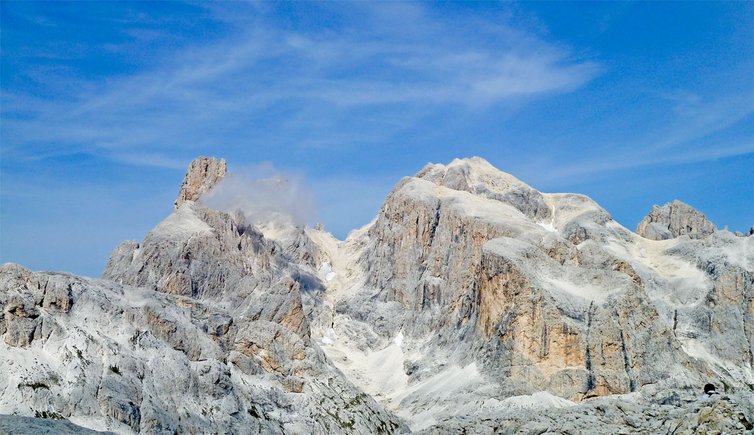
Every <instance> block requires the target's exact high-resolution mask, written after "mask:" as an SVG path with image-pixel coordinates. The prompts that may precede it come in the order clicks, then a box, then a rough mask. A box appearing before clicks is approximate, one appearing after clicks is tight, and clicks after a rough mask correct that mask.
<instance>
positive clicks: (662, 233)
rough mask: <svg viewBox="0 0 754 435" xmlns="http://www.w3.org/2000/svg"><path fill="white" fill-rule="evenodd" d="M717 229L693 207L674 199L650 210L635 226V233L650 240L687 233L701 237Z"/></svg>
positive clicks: (665, 238)
mask: <svg viewBox="0 0 754 435" xmlns="http://www.w3.org/2000/svg"><path fill="white" fill-rule="evenodd" d="M715 231H717V227H716V226H715V224H713V223H712V222H710V221H709V220H708V219H707V217H706V216H704V215H703V214H701V213H699V212H698V211H696V210H695V209H694V208H693V207H691V206H689V205H687V204H684V203H682V202H681V201H678V200H675V201H673V202H671V203H668V204H665V205H663V206H662V207H659V206H656V205H655V206H654V207H652V211H651V212H650V213H649V214H648V215H647V217H645V218H644V219H643V220H642V221H641V222H640V223H639V226H638V227H636V234H639V235H640V236H642V237H645V238H647V239H651V240H667V239H672V238H675V237H678V236H684V235H687V236H689V237H690V238H692V239H701V238H704V237H707V236H709V235H710V234H712V233H714V232H715Z"/></svg>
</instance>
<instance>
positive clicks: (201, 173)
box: [173, 157, 228, 208]
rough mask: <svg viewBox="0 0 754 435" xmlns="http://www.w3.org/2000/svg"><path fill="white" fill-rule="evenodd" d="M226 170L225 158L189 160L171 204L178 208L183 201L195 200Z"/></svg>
mask: <svg viewBox="0 0 754 435" xmlns="http://www.w3.org/2000/svg"><path fill="white" fill-rule="evenodd" d="M227 172H228V169H227V165H226V163H225V159H216V158H214V157H197V158H195V159H194V160H192V161H191V163H190V164H189V167H188V170H186V176H185V177H184V178H183V183H182V184H181V189H180V191H179V192H178V198H177V199H176V200H175V203H174V204H173V205H174V206H175V208H178V207H179V206H180V205H181V204H183V203H184V202H185V201H195V200H197V199H198V198H199V196H200V195H202V194H203V193H205V192H207V191H208V190H210V189H211V188H212V187H213V186H214V185H215V184H217V183H218V182H219V181H220V180H222V179H223V178H224V177H225V174H226V173H227Z"/></svg>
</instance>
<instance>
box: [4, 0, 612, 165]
mask: <svg viewBox="0 0 754 435" xmlns="http://www.w3.org/2000/svg"><path fill="white" fill-rule="evenodd" d="M236 7H238V5H236ZM396 7H399V9H400V10H399V11H396V10H395V8H396ZM249 8H250V9H251V11H249V10H247V9H243V11H244V12H245V13H247V15H245V16H243V20H241V21H239V22H236V23H235V25H237V26H238V31H236V32H230V33H229V34H228V35H226V36H225V37H222V38H219V39H217V40H215V41H213V42H211V43H208V44H203V43H201V42H196V43H194V44H190V45H188V46H184V47H181V49H180V50H177V51H174V52H169V53H167V55H166V56H165V58H163V59H160V61H159V62H154V63H152V64H151V65H150V66H149V67H147V68H144V69H141V70H138V71H135V72H133V73H131V74H126V75H118V76H115V77H113V78H108V79H105V80H101V79H86V78H81V77H75V76H73V75H72V76H65V77H59V79H61V80H66V81H68V82H69V83H70V85H69V86H67V87H66V88H65V89H64V90H63V91H62V92H60V93H59V94H58V95H56V96H55V98H33V97H31V96H30V95H26V94H24V93H22V92H19V91H17V90H15V89H6V90H5V92H4V97H3V99H4V104H3V108H2V111H3V112H2V116H3V127H4V129H5V130H6V132H7V134H6V138H7V141H6V144H5V145H6V146H4V150H3V152H4V153H7V152H11V153H14V154H19V155H26V157H28V158H33V156H41V155H44V154H45V152H44V149H45V148H48V147H51V146H54V147H55V148H56V149H57V150H59V151H60V150H63V149H67V148H73V149H78V150H80V149H82V148H86V149H87V150H88V151H92V150H93V151H94V152H96V153H98V154H102V155H105V156H107V157H109V158H114V159H121V158H122V160H123V161H124V162H130V163H139V164H156V165H164V166H166V167H173V166H174V159H170V158H167V154H169V153H171V152H174V151H185V150H187V149H188V150H190V149H191V147H192V146H207V145H210V144H218V143H228V142H231V143H233V144H240V141H241V140H242V139H245V140H251V141H254V140H257V139H255V138H257V137H258V135H260V134H261V135H265V134H269V132H270V131H274V130H281V129H282V128H283V127H284V126H285V125H286V121H287V120H289V119H293V118H296V117H300V115H299V114H301V113H312V112H316V113H317V114H318V115H319V116H320V117H327V118H329V119H332V120H337V122H338V123H341V124H344V125H345V124H348V123H349V120H351V112H352V111H353V110H369V109H371V108H375V107H378V108H379V107H385V106H391V107H393V108H395V110H396V111H398V112H401V113H403V115H404V116H405V117H410V116H416V115H415V114H417V113H421V110H431V109H432V108H433V107H443V106H448V105H462V106H466V107H469V108H472V109H474V108H480V107H482V108H483V107H487V106H490V105H497V104H506V103H507V102H510V101H515V102H516V103H517V104H518V103H520V102H521V100H522V99H526V98H529V97H536V96H540V95H546V94H551V93H560V92H569V91H572V90H574V89H576V88H578V87H580V86H582V85H584V84H585V83H587V82H588V81H590V80H591V79H592V78H594V77H595V76H597V75H598V74H600V71H601V68H600V66H599V65H598V64H597V63H596V62H593V61H590V60H584V59H580V58H579V57H577V56H575V55H574V54H573V53H571V52H570V51H569V50H568V49H566V48H563V47H559V46H556V45H555V44H552V43H548V42H547V41H543V40H541V39H538V38H536V37H534V36H532V35H528V34H525V33H521V32H519V31H517V30H515V29H514V28H513V27H512V26H511V24H509V23H503V24H496V25H492V23H489V22H488V23H486V25H487V26H488V27H489V29H490V30H489V31H488V32H487V33H486V34H484V35H482V37H463V36H461V35H459V34H458V33H457V32H454V29H453V28H452V24H451V23H447V22H443V21H442V20H435V19H433V18H432V17H430V16H429V14H428V13H427V11H425V10H424V9H423V8H422V7H420V6H418V5H412V4H401V5H393V6H392V7H388V6H386V7H366V6H360V8H361V11H362V12H363V13H364V14H365V17H366V18H364V24H365V26H364V28H363V29H353V28H348V29H341V30H343V31H330V32H309V33H305V32H300V31H294V30H291V29H288V28H285V27H284V26H277V25H276V24H275V23H271V22H270V21H269V20H267V19H266V17H265V15H264V14H258V13H257V9H254V7H253V6H249ZM214 10H215V9H214V8H211V12H212V11H214ZM241 15H243V14H241ZM406 20H410V21H411V26H410V29H411V32H410V33H408V34H405V33H401V32H397V31H396V28H397V27H398V25H401V24H405V22H406ZM398 21H399V22H398ZM129 31H130V32H132V31H131V30H129ZM143 32H145V31H141V32H140V33H139V34H140V35H141V34H143ZM148 33H149V32H148ZM150 34H151V33H150ZM417 35H418V36H417ZM29 73H33V72H29ZM51 78H52V79H56V78H55V77H51ZM417 107H420V108H421V110H416V108H417ZM352 122H353V121H352V120H351V123H352ZM409 122H410V121H409ZM260 124H262V125H264V126H265V127H264V128H265V131H266V133H260V131H259V130H258V129H256V127H257V126H258V125H260ZM325 124H326V123H325ZM310 127H312V126H310ZM285 132H286V135H287V138H286V140H287V141H289V142H290V143H294V142H295V143H298V144H302V143H305V142H307V141H315V142H316V141H319V142H320V143H322V142H327V139H326V138H325V136H327V137H330V136H331V137H333V138H334V140H341V141H342V140H345V141H346V142H348V141H349V137H348V136H349V134H347V133H346V134H344V132H342V131H334V130H325V129H324V128H317V127H316V126H313V130H312V129H311V128H310V129H308V130H306V131H297V130H296V129H293V130H285ZM381 134H383V132H381V131H380V129H378V128H376V129H373V130H372V131H364V130H362V131H360V132H359V135H358V140H360V141H365V140H369V138H370V136H371V137H373V138H374V139H375V140H379V138H380V137H381ZM344 136H345V139H344ZM265 137H266V138H269V136H265ZM351 139H353V137H351ZM53 144H54V145H53ZM137 153H144V155H145V156H147V157H148V158H134V156H135V155H136V154H137Z"/></svg>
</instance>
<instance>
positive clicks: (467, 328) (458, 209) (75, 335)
mask: <svg viewBox="0 0 754 435" xmlns="http://www.w3.org/2000/svg"><path fill="white" fill-rule="evenodd" d="M226 171H227V169H226V163H225V161H224V160H218V159H214V158H205V157H201V158H198V159H196V160H194V161H193V162H192V163H191V164H190V166H189V169H188V172H187V174H186V177H185V180H184V182H183V184H182V185H181V188H180V193H179V195H178V198H177V200H176V202H175V209H174V211H173V212H172V213H171V214H170V216H168V217H167V218H165V220H164V221H162V222H161V223H159V224H158V225H157V226H156V227H155V228H154V229H153V230H152V231H150V232H149V233H148V234H147V235H146V236H145V237H144V239H143V240H142V241H140V242H137V241H126V242H123V243H121V244H120V245H119V246H118V247H117V248H115V250H114V251H113V253H112V255H111V257H110V260H109V261H108V263H107V266H106V268H105V270H104V271H103V273H102V277H101V278H100V279H91V278H86V277H78V276H73V275H69V274H64V273H52V272H31V271H29V270H27V269H25V268H23V267H22V266H19V265H16V264H5V265H3V266H2V267H1V268H0V336H2V340H0V388H2V394H1V395H0V414H2V415H1V416H0V432H8V433H39V432H43V431H50V432H51V433H89V432H90V431H111V432H115V433H148V434H153V433H154V434H162V433H164V434H173V433H181V434H183V433H193V434H199V433H264V434H268V433H269V434H277V433H279V434H338V433H358V434H371V433H386V434H387V433H432V434H445V433H447V434H455V433H527V434H542V433H569V434H575V433H600V434H604V433H668V434H669V433H673V434H690V433H744V432H750V431H752V429H754V372H752V365H753V363H754V356H753V355H754V237H753V236H751V235H749V236H744V235H741V234H733V233H731V232H729V231H726V230H719V229H717V227H716V226H715V225H714V224H712V223H711V222H710V221H709V220H707V218H706V217H704V215H702V214H701V213H699V212H697V211H696V210H694V209H693V208H691V207H690V206H688V205H686V204H683V203H681V202H678V201H676V202H672V203H670V204H667V205H665V206H662V207H657V206H655V208H654V209H652V211H651V213H649V215H648V216H647V217H646V218H645V219H644V220H643V221H642V222H641V223H640V224H639V226H638V229H637V231H636V232H633V231H631V230H629V229H627V228H625V227H623V226H622V225H620V224H619V223H617V222H615V221H614V220H613V219H612V218H611V216H610V214H609V213H608V212H607V211H606V210H604V209H603V208H602V207H600V206H599V205H598V204H597V203H595V202H594V201H592V200H591V199H589V198H588V197H586V196H583V195H578V194H570V193H565V194H564V193H556V194H553V193H542V192H538V191H537V190H535V189H533V188H531V187H530V186H528V185H526V184H525V183H524V182H522V181H520V180H518V179H516V178H515V177H513V176H511V175H509V174H506V173H504V172H501V171H499V170H497V169H496V168H494V167H492V166H491V165H490V164H489V163H487V162H486V161H485V160H483V159H480V158H470V159H463V160H454V161H453V162H451V163H450V164H448V165H441V164H430V165H427V166H426V167H425V168H424V169H422V170H421V171H420V172H419V173H418V174H416V175H414V176H411V177H405V178H403V179H402V180H400V182H398V184H396V186H395V187H394V188H393V190H392V191H391V192H390V194H389V195H388V197H387V199H386V200H385V202H384V204H383V205H382V208H381V209H380V211H379V213H378V214H377V216H376V217H375V219H374V220H373V221H372V222H371V223H369V224H368V225H366V226H365V227H363V228H361V229H359V230H355V231H353V232H352V233H351V234H350V235H349V236H348V238H347V239H346V240H337V239H336V238H335V237H333V236H332V235H331V234H329V233H327V232H325V231H324V230H322V229H321V228H317V229H312V228H308V227H296V226H294V225H286V224H284V223H282V224H281V223H280V222H276V223H272V222H249V221H247V220H246V219H245V218H244V215H243V213H234V212H233V211H232V210H230V211H228V210H226V211H219V210H214V209H212V208H209V207H208V206H207V205H206V204H205V202H203V198H205V197H206V196H209V195H212V192H213V189H214V188H217V187H218V186H220V185H221V184H222V180H223V179H224V177H225V176H226ZM218 183H219V184H218ZM708 384H709V385H708ZM705 386H706V388H705Z"/></svg>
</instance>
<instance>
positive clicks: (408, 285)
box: [314, 159, 754, 429]
mask: <svg viewBox="0 0 754 435" xmlns="http://www.w3.org/2000/svg"><path fill="white" fill-rule="evenodd" d="M511 189H515V190H516V191H518V192H529V193H527V194H526V195H515V196H513V198H514V199H511V198H510V197H505V193H504V192H509V191H510V190H511ZM529 189H531V188H529V187H528V186H526V185H524V184H523V183H522V182H520V181H518V180H516V179H515V178H513V177H511V176H509V175H507V174H503V173H500V172H499V171H496V170H494V168H491V166H489V164H487V163H486V162H483V161H480V159H468V160H461V161H454V162H453V163H451V164H450V165H448V166H444V165H429V166H428V167H427V168H425V169H423V170H422V171H421V172H420V173H419V174H417V176H416V177H407V178H404V179H403V180H401V181H400V182H399V183H398V184H397V185H396V187H395V188H394V189H393V191H392V192H391V193H390V195H389V196H388V198H387V200H386V201H385V203H384V204H383V206H382V209H381V210H380V213H379V214H378V216H377V218H376V220H375V221H374V222H373V223H372V224H370V225H369V226H368V227H366V228H365V229H363V230H362V231H360V232H359V233H356V234H355V235H354V236H353V237H352V238H351V239H350V240H348V241H347V243H346V245H345V249H351V248H352V249H355V251H354V252H353V253H352V254H349V255H358V256H359V260H358V262H357V266H356V267H358V269H359V270H360V271H361V274H360V276H362V277H363V280H364V284H363V286H356V287H354V288H351V290H350V291H347V292H344V291H341V290H338V289H337V288H336V289H335V290H334V291H335V293H336V294H338V295H339V297H337V298H336V300H334V301H333V303H334V309H335V315H334V318H333V320H334V323H333V324H334V326H333V329H332V330H333V331H334V336H335V337H337V339H339V340H342V341H343V343H347V344H340V343H335V344H333V345H332V346H328V345H325V346H323V349H324V350H325V351H326V352H328V354H330V355H331V356H332V358H333V360H334V361H335V362H336V365H338V364H339V367H341V369H342V370H344V371H345V372H346V373H348V374H349V376H353V377H354V378H355V379H359V377H360V375H359V374H358V373H357V372H356V371H355V369H354V368H355V367H356V368H358V369H359V370H363V369H362V368H361V367H362V366H363V364H366V365H367V366H369V365H370V364H371V363H370V362H369V361H370V358H372V357H371V356H370V355H382V354H385V353H389V354H390V355H393V357H396V358H402V360H401V364H402V365H403V368H404V374H405V376H404V377H403V378H402V381H401V382H404V383H402V384H399V385H403V387H401V388H405V389H406V391H408V392H407V393H405V395H400V396H398V397H400V398H401V399H400V400H398V399H386V400H388V401H387V402H386V403H390V404H392V406H393V407H394V408H393V409H396V410H397V411H398V412H403V413H404V414H403V415H423V416H426V415H432V416H433V418H439V417H440V416H442V415H443V414H444V413H447V412H454V411H453V409H454V405H453V404H454V403H455V401H457V400H460V399H458V398H459V397H466V395H467V394H468V395H469V397H473V399H472V398H470V399H469V400H479V401H485V400H486V401H491V403H496V402H495V401H494V400H500V398H501V397H506V396H508V395H521V394H531V393H533V392H537V391H543V390H544V391H547V392H549V393H552V394H555V395H556V396H560V397H563V398H567V399H570V400H575V401H581V400H584V399H589V398H594V397H602V396H608V395H613V394H624V393H635V392H639V391H642V390H644V389H645V388H648V386H651V385H662V386H663V387H662V388H667V389H680V390H683V391H689V390H693V389H696V388H698V387H699V385H700V383H701V384H703V383H704V382H706V381H714V382H725V383H730V384H737V385H740V386H745V385H754V383H753V381H754V379H753V378H752V375H751V373H752V372H751V364H750V362H748V361H747V358H749V355H750V354H751V353H750V351H749V348H750V343H751V339H750V337H751V332H750V331H749V330H750V327H749V326H748V325H749V324H750V321H749V320H747V319H749V317H748V316H749V315H748V314H746V313H747V312H748V311H749V310H750V308H749V305H748V304H749V301H750V299H749V296H748V295H749V294H750V291H749V290H748V288H749V284H748V280H749V276H750V275H749V274H747V273H746V272H745V271H747V270H752V269H754V267H752V265H750V264H745V263H746V261H748V260H745V261H743V262H742V261H739V260H735V259H736V258H737V257H738V256H739V255H742V254H743V253H744V252H747V249H749V248H747V247H746V246H744V245H745V244H746V240H745V239H742V238H738V237H733V236H732V235H730V234H729V233H727V232H722V233H720V237H709V238H707V239H704V240H689V239H678V241H668V242H652V241H648V240H646V239H643V238H641V237H638V236H636V235H635V234H634V233H632V232H631V231H629V230H627V229H625V228H623V227H622V226H620V225H619V224H617V223H616V222H614V221H613V220H612V218H611V217H610V215H609V214H608V213H607V212H606V211H605V210H604V209H602V208H601V207H599V205H597V204H595V203H594V201H592V200H590V199H589V198H587V197H584V196H583V195H574V194H541V193H539V192H536V191H533V189H532V190H529ZM532 191H533V192H532ZM537 210H539V211H537ZM725 234H727V235H730V236H731V237H727V236H725ZM723 239H725V240H723ZM678 243H688V244H689V246H688V247H686V248H683V249H681V246H683V245H682V244H681V245H679V244H678ZM700 243H706V245H705V246H708V250H706V249H703V248H702V245H700ZM349 247H351V248H349ZM704 252H708V254H703V253H704ZM693 253H695V255H696V256H694V255H692V254H693ZM713 253H715V254H714V255H717V257H716V258H714V259H713V258H712V256H714V255H713ZM723 253H724V254H723ZM721 254H722V255H721ZM337 255H342V254H337ZM736 262H737V263H738V264H741V268H740V269H738V268H736V267H734V266H733V265H731V263H736ZM712 264H714V266H711V265H712ZM328 291H329V289H328ZM723 293H724V294H725V295H726V296H724V297H723V296H722V294H723ZM742 301H746V302H742ZM710 319H712V320H710ZM357 328H358V329H359V330H361V331H365V332H361V333H360V336H362V337H367V339H365V340H364V339H362V340H359V339H358V338H356V337H354V336H353V335H349V332H347V331H348V330H353V329H357ZM319 334H322V335H324V336H325V339H326V340H327V341H328V342H330V341H333V339H332V338H331V336H333V333H331V332H327V330H324V331H317V332H316V333H315V334H314V335H315V336H317V335H319ZM372 334H374V335H372ZM375 337H376V338H375ZM391 342H392V343H397V342H400V343H401V345H400V346H399V347H400V351H398V349H396V348H395V347H394V346H396V345H395V344H390V343H391ZM343 346H352V347H350V348H348V350H347V351H346V350H344V349H343ZM733 349H735V350H733ZM360 351H361V352H364V355H365V356H364V357H363V358H365V359H366V362H365V363H364V362H361V360H360V358H362V357H358V358H355V357H354V354H358V352H360ZM718 352H720V353H719V354H720V355H724V358H723V359H721V360H718V359H716V357H714V355H718ZM344 355H345V356H344ZM374 358H377V357H374ZM376 361H377V360H376V359H375V364H376ZM459 371H460V372H462V373H464V375H458V372H459ZM448 377H454V378H458V379H464V380H463V381H461V380H459V381H457V383H455V384H454V385H453V388H454V390H452V391H453V393H450V394H449V395H448V396H447V397H443V396H439V397H438V396H437V395H433V394H429V395H424V394H422V393H421V391H423V389H424V388H426V389H431V387H430V386H429V385H431V384H430V380H434V381H432V382H440V383H442V382H443V381H441V379H446V378H448ZM392 379H393V380H392V381H393V382H396V381H395V379H394V378H392ZM481 379H484V381H482V380H481ZM382 382H388V381H382ZM359 385H361V386H363V388H365V389H367V390H368V391H373V392H374V394H376V395H377V397H380V395H386V393H385V392H382V391H380V390H379V389H375V388H374V384H373V383H370V381H369V380H368V379H363V380H362V383H361V384H359ZM412 385H413V387H412ZM490 385H495V386H496V387H495V388H497V390H496V391H490V390H489V388H490V387H489V386H490ZM393 388H394V389H395V388H396V387H395V386H393ZM744 388H748V387H744ZM430 391H434V390H430ZM469 391H475V393H474V394H470V393H468V392H469ZM500 391H503V392H504V393H501V392H500ZM493 399H494V400H493ZM396 400H397V403H396ZM485 403H487V402H485ZM495 409H497V408H495ZM407 418H410V417H407ZM412 427H413V428H414V429H419V428H422V427H423V426H422V424H421V423H419V422H415V425H414V426H412Z"/></svg>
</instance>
